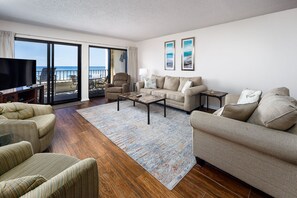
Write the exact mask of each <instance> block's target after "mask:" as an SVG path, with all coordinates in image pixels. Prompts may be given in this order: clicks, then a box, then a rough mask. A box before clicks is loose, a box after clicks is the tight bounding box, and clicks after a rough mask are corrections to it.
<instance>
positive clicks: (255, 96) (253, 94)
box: [237, 89, 262, 104]
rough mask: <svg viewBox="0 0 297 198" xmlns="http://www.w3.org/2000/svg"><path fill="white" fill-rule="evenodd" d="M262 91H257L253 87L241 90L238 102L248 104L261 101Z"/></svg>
mask: <svg viewBox="0 0 297 198" xmlns="http://www.w3.org/2000/svg"><path fill="white" fill-rule="evenodd" d="M261 94H262V91H255V90H251V89H245V90H243V91H242V92H241V94H240V97H239V99H238V101H237V104H247V103H254V102H259V100H260V97H261Z"/></svg>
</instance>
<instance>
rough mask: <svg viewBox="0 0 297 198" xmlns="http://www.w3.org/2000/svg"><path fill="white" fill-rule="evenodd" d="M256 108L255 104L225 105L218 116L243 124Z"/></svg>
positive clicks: (256, 104)
mask: <svg viewBox="0 0 297 198" xmlns="http://www.w3.org/2000/svg"><path fill="white" fill-rule="evenodd" d="M257 106H258V103H257V102H254V103H247V104H227V105H225V106H224V108H223V110H222V111H221V112H220V114H221V115H220V116H223V117H226V118H231V119H234V120H239V121H244V122H245V121H247V120H248V119H249V117H250V116H251V115H252V114H253V112H254V111H255V109H256V108H257Z"/></svg>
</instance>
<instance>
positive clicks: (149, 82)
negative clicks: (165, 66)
mask: <svg viewBox="0 0 297 198" xmlns="http://www.w3.org/2000/svg"><path fill="white" fill-rule="evenodd" d="M144 88H147V89H156V88H157V84H156V79H154V78H145V79H144Z"/></svg>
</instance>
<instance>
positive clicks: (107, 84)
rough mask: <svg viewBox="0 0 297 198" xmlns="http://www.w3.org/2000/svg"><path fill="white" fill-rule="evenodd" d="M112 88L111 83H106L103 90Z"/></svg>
mask: <svg viewBox="0 0 297 198" xmlns="http://www.w3.org/2000/svg"><path fill="white" fill-rule="evenodd" d="M113 86H114V85H113V84H111V83H106V84H105V89H106V88H109V87H113Z"/></svg>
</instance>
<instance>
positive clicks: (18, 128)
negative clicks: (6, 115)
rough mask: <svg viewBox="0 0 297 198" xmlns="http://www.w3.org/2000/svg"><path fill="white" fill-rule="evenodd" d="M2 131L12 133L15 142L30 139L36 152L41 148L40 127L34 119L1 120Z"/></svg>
mask: <svg viewBox="0 0 297 198" xmlns="http://www.w3.org/2000/svg"><path fill="white" fill-rule="evenodd" d="M0 133H2V134H3V133H12V134H13V142H19V141H28V142H30V143H31V144H32V147H33V151H34V153H37V152H39V150H40V141H39V135H38V129H37V125H36V123H35V121H33V120H9V119H7V120H5V119H1V120H0Z"/></svg>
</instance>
